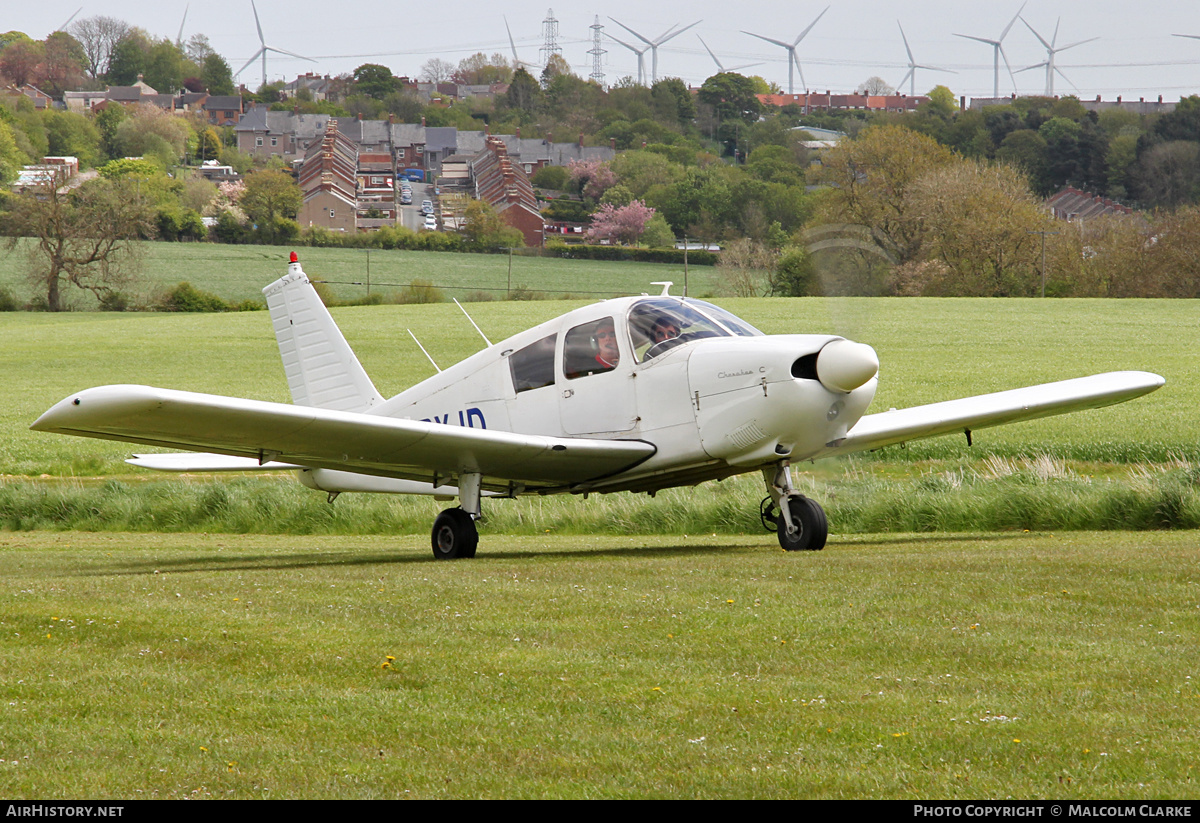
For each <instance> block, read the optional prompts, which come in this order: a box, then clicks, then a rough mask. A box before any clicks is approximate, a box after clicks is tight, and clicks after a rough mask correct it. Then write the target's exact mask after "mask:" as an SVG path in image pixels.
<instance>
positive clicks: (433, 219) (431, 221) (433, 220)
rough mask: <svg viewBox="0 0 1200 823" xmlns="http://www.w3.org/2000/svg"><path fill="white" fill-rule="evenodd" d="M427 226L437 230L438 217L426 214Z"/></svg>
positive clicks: (428, 228) (430, 229) (431, 229)
mask: <svg viewBox="0 0 1200 823" xmlns="http://www.w3.org/2000/svg"><path fill="white" fill-rule="evenodd" d="M425 228H426V229H427V230H428V231H437V218H436V217H434V216H433V215H432V214H427V215H425Z"/></svg>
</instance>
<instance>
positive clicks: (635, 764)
mask: <svg viewBox="0 0 1200 823" xmlns="http://www.w3.org/2000/svg"><path fill="white" fill-rule="evenodd" d="M3 540H4V544H5V545H4V547H3V549H2V550H0V584H2V585H3V588H4V591H5V593H6V594H5V596H4V597H5V601H6V607H5V609H4V613H3V617H0V636H2V637H3V638H4V640H3V652H4V657H5V664H4V665H5V678H4V685H3V692H4V700H3V709H2V711H0V761H2V762H0V794H3V795H4V796H7V797H28V798H53V797H91V798H107V797H114V798H284V797H286V798H308V797H313V798H316V797H347V798H398V797H405V798H441V797H446V798H467V797H489V798H542V797H570V798H574V797H604V798H627V797H657V798H736V797H763V798H767V797H772V798H773V797H779V798H785V797H791V798H801V797H811V798H845V797H888V798H988V797H992V798H1001V797H1018V798H1124V799H1133V798H1195V797H1198V796H1200V788H1198V787H1197V783H1196V777H1197V775H1196V770H1197V766H1198V765H1200V740H1198V739H1197V737H1196V735H1195V729H1196V727H1197V725H1198V723H1200V688H1198V686H1200V670H1198V669H1197V667H1196V658H1195V638H1196V636H1197V633H1198V630H1200V625H1198V623H1200V589H1198V588H1197V581H1196V577H1195V573H1194V572H1195V561H1196V556H1197V553H1196V539H1195V536H1194V534H1192V533H1188V532H1184V533H1179V532H1173V533H1171V532H1159V533H1146V534H1129V533H1119V532H1109V533H1081V532H1072V533H1066V534H1049V533H1042V534H1034V533H1029V534H1024V533H1009V534H992V535H988V534H974V535H890V536H854V537H835V538H834V539H832V540H831V543H830V545H829V547H828V548H827V549H826V550H825V551H823V552H818V553H812V554H808V553H801V554H798V555H790V554H785V553H783V552H782V551H780V550H779V549H778V547H777V546H775V545H774V540H773V539H772V538H771V537H770V536H766V535H764V536H763V537H761V538H760V537H746V536H735V535H688V536H682V535H678V536H672V537H614V536H590V537H574V536H559V535H548V536H545V537H541V538H530V537H524V538H505V537H492V538H489V540H488V543H487V550H486V553H484V552H482V551H481V554H480V557H479V558H478V559H477V560H475V561H473V562H469V563H434V562H431V561H430V560H428V551H429V550H428V547H427V546H426V541H427V538H425V537H405V538H394V537H389V538H380V537H370V536H355V537H346V536H332V537H329V536H326V537H289V536H260V535H204V534H180V535H174V534H172V535H164V534H94V533H78V532H68V533H47V532H25V533H9V534H5V535H4V537H3Z"/></svg>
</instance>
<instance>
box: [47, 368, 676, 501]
mask: <svg viewBox="0 0 1200 823" xmlns="http://www.w3.org/2000/svg"><path fill="white" fill-rule="evenodd" d="M31 428H33V429H34V430H36V431H47V432H57V433H59V434H74V435H79V436H82V437H96V438H101V439H105V440H123V441H127V442H131V443H143V444H147V445H152V446H164V447H167V448H176V449H187V450H192V451H197V452H214V453H216V454H221V455H229V456H232V457H241V458H253V459H255V460H256V461H259V462H261V463H264V464H272V463H273V464H279V463H287V464H292V465H296V466H306V467H312V468H325V469H336V470H342V471H350V472H357V473H362V474H371V475H377V476H380V477H397V478H404V479H409V480H420V481H430V482H433V483H434V485H435V486H437V485H438V483H439V482H441V481H444V480H445V479H447V478H450V477H452V476H456V475H458V474H460V473H462V472H480V473H481V474H482V475H483V483H484V485H485V486H488V485H490V486H492V487H493V488H496V487H503V486H505V485H507V484H508V483H510V482H513V483H518V484H524V485H526V486H527V487H531V488H539V487H562V486H569V485H573V484H575V483H580V482H584V481H587V480H593V479H597V478H601V477H605V476H607V475H610V474H614V473H616V472H619V471H622V470H624V469H627V468H630V467H632V466H635V465H637V464H638V463H640V462H642V461H643V460H645V459H647V458H648V457H650V456H651V455H653V454H654V452H655V447H654V446H653V445H652V444H650V443H647V442H645V441H641V440H599V439H583V438H569V437H546V436H542V435H528V434H513V433H511V432H502V431H494V430H490V429H473V428H465V427H462V426H450V425H444V424H439V423H427V422H424V421H420V420H400V419H396V418H392V417H383V416H380V415H374V414H362V413H359V412H348V411H338V410H334V409H320V408H315V407H311V406H293V405H289V404H285V403H268V402H264V401H259V400H243V399H239V398H233V397H220V396H217V395H211V394H198V393H196V392H185V391H174V390H171V389H158V388H152V387H150V386H128V385H124V386H101V387H99V388H94V389H87V390H85V391H82V392H79V393H77V394H72V395H70V396H68V397H67V398H66V399H64V400H62V401H60V402H59V403H57V404H55V405H54V406H53V407H51V408H50V409H49V410H48V411H47V412H46V413H45V414H43V415H42V416H41V417H39V418H38V419H37V421H36V422H34V424H33V426H32V427H31ZM201 462H203V459H202V460H201ZM272 467H273V468H274V467H279V468H282V467H281V466H272Z"/></svg>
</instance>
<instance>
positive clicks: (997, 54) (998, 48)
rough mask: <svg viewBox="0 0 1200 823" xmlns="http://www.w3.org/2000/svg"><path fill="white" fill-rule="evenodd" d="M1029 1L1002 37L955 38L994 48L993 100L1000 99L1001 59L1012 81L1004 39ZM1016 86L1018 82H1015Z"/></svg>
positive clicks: (1024, 4) (1026, 0)
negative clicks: (1003, 44) (977, 42)
mask: <svg viewBox="0 0 1200 823" xmlns="http://www.w3.org/2000/svg"><path fill="white" fill-rule="evenodd" d="M1028 2H1029V0H1025V2H1024V3H1022V4H1021V8H1019V9H1017V13H1016V14H1014V15H1013V19H1012V20H1009V21H1008V25H1007V26H1005V27H1004V31H1002V32H1000V36H999V37H998V38H996V39H995V40H988V39H987V38H986V37H975V36H974V35H971V34H955V35H954V36H955V37H965V38H967V39H968V40H978V41H979V42H980V43H987V44H988V45H989V46H991V47H992V99H993V100H996V99H999V97H1000V58H1001V57H1003V58H1004V67H1005V68H1006V69H1008V76H1009V79H1012V73H1013V72H1012V66H1010V65H1008V55H1007V54H1005V53H1004V46H1002V45H1001V43H1003V42H1004V38H1005V37H1007V36H1008V32H1009V29H1011V28H1012V27H1013V23H1015V22H1017V18H1018V17H1020V16H1021V12H1023V11H1024V10H1025V6H1026V4H1027V3H1028ZM1013 86H1014V87H1015V86H1016V81H1014V82H1013Z"/></svg>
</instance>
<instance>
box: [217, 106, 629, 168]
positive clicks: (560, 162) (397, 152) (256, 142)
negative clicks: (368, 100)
mask: <svg viewBox="0 0 1200 823" xmlns="http://www.w3.org/2000/svg"><path fill="white" fill-rule="evenodd" d="M334 119H336V120H337V121H338V132H339V133H340V134H342V135H343V136H344V137H346V139H348V140H350V141H352V142H353V143H354V144H355V145H357V146H358V147H359V150H360V151H363V152H367V153H386V154H388V155H390V156H391V157H393V158H394V159H395V164H396V167H397V169H399V170H404V169H421V170H422V171H424V172H426V173H427V174H436V173H439V172H440V171H441V166H442V161H443V160H445V158H447V157H450V156H451V155H454V154H467V155H474V154H477V153H479V152H480V151H482V150H483V148H484V145H485V144H486V142H487V138H488V134H487V132H485V131H475V130H462V129H458V128H455V127H453V126H426V125H424V124H423V123H397V122H395V119H394V118H389V119H388V120H362V119H358V118H344V117H343V118H334V117H332V116H331V115H328V114H301V113H299V112H297V111H294V110H293V111H271V110H270V109H268V108H267V107H265V106H254V107H251V108H250V109H249V110H248V111H246V113H245V114H244V115H243V116H242V117H241V119H240V120H239V121H238V123H237V125H236V126H235V127H234V133H235V134H236V136H237V147H238V150H239V151H242V152H244V153H246V154H249V155H252V156H254V157H256V158H259V159H266V158H268V157H271V156H277V157H280V158H282V159H284V160H287V161H289V162H290V161H294V160H297V159H300V158H302V157H303V156H304V155H305V153H306V152H307V151H308V148H309V146H311V145H312V144H313V143H314V141H316V140H317V139H318V138H322V137H323V136H324V134H325V132H326V129H327V128H328V125H329V122H330V121H331V120H334ZM499 137H500V139H501V140H503V141H504V144H505V148H506V150H507V151H508V154H509V156H510V157H511V158H513V159H514V160H515V161H516V162H518V163H520V164H521V167H522V168H523V169H524V171H525V173H526V174H527V175H533V174H536V173H537V171H538V170H539V169H541V168H542V167H543V166H565V165H567V164H568V163H570V162H571V161H572V160H592V159H599V160H604V161H607V160H611V159H612V158H613V157H615V156H616V149H615V148H614V147H613V146H612V145H608V146H585V145H583V135H580V136H579V138H578V139H577V140H573V141H571V142H562V141H556V140H555V139H554V137H553V135H551V136H549V137H547V138H544V139H543V138H528V137H521V135H520V131H519V130H518V132H517V133H516V134H513V135H499Z"/></svg>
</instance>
